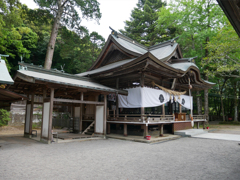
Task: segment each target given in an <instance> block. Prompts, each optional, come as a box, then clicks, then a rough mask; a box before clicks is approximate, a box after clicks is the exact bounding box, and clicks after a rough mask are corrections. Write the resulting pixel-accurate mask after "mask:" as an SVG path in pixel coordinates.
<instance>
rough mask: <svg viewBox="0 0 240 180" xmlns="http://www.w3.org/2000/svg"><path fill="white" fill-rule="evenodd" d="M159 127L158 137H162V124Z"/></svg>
mask: <svg viewBox="0 0 240 180" xmlns="http://www.w3.org/2000/svg"><path fill="white" fill-rule="evenodd" d="M159 126H160V129H159V130H160V132H159V136H161V137H162V136H163V124H161V125H159Z"/></svg>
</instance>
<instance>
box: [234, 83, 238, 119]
mask: <svg viewBox="0 0 240 180" xmlns="http://www.w3.org/2000/svg"><path fill="white" fill-rule="evenodd" d="M234 85H235V86H234V91H235V98H234V121H238V92H237V82H235V84H234Z"/></svg>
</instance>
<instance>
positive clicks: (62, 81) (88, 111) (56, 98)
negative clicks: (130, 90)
mask: <svg viewBox="0 0 240 180" xmlns="http://www.w3.org/2000/svg"><path fill="white" fill-rule="evenodd" d="M19 65H20V70H18V71H17V73H16V75H15V77H14V81H15V83H14V85H11V86H8V89H10V90H12V91H14V92H17V93H21V94H26V95H31V100H29V101H27V104H26V114H25V127H24V135H25V136H27V137H29V136H31V135H32V119H33V108H34V104H41V105H42V126H41V127H42V128H41V141H44V142H48V143H49V142H50V141H51V139H52V113H53V107H54V105H57V106H69V107H71V108H72V110H73V111H72V112H73V113H72V116H73V122H72V123H73V131H74V132H77V133H78V132H82V131H83V128H82V121H83V119H84V118H85V119H92V120H93V122H92V123H91V126H94V125H95V126H94V127H95V128H94V133H96V134H105V132H106V112H107V111H106V107H107V98H106V96H107V94H109V93H119V94H127V92H126V91H123V90H116V89H113V88H109V87H106V86H104V85H101V84H99V83H96V82H95V81H94V80H93V79H90V78H85V77H79V76H76V75H70V74H67V73H62V72H60V71H54V70H46V69H43V68H42V67H39V66H34V65H30V64H25V63H19ZM100 94H101V95H103V96H104V98H103V101H99V95H100ZM34 95H40V96H43V102H34Z"/></svg>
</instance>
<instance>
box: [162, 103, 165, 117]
mask: <svg viewBox="0 0 240 180" xmlns="http://www.w3.org/2000/svg"><path fill="white" fill-rule="evenodd" d="M162 115H163V116H165V104H163V105H162Z"/></svg>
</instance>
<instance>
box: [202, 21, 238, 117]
mask: <svg viewBox="0 0 240 180" xmlns="http://www.w3.org/2000/svg"><path fill="white" fill-rule="evenodd" d="M206 49H208V52H209V54H208V56H207V57H205V58H204V59H203V60H202V65H204V66H207V67H208V68H207V69H206V70H205V73H206V74H207V75H208V76H211V77H220V78H223V79H230V82H231V86H232V87H233V88H232V89H234V90H233V91H232V92H231V93H232V94H233V96H234V105H233V106H234V111H235V112H234V120H235V121H237V118H238V91H237V89H238V88H237V87H238V83H237V82H238V81H239V78H240V72H239V69H240V43H239V37H238V35H237V34H236V32H235V31H234V29H233V27H232V26H231V24H230V22H228V24H227V25H226V26H224V27H223V28H221V29H220V30H219V31H218V33H217V34H216V36H215V37H213V38H212V39H211V40H210V41H209V43H208V44H207V46H206ZM228 87H229V86H228ZM222 93H223V92H222V91H221V94H220V95H221V103H222V111H223V114H224V109H223V100H222ZM223 121H225V119H224V118H223Z"/></svg>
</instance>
